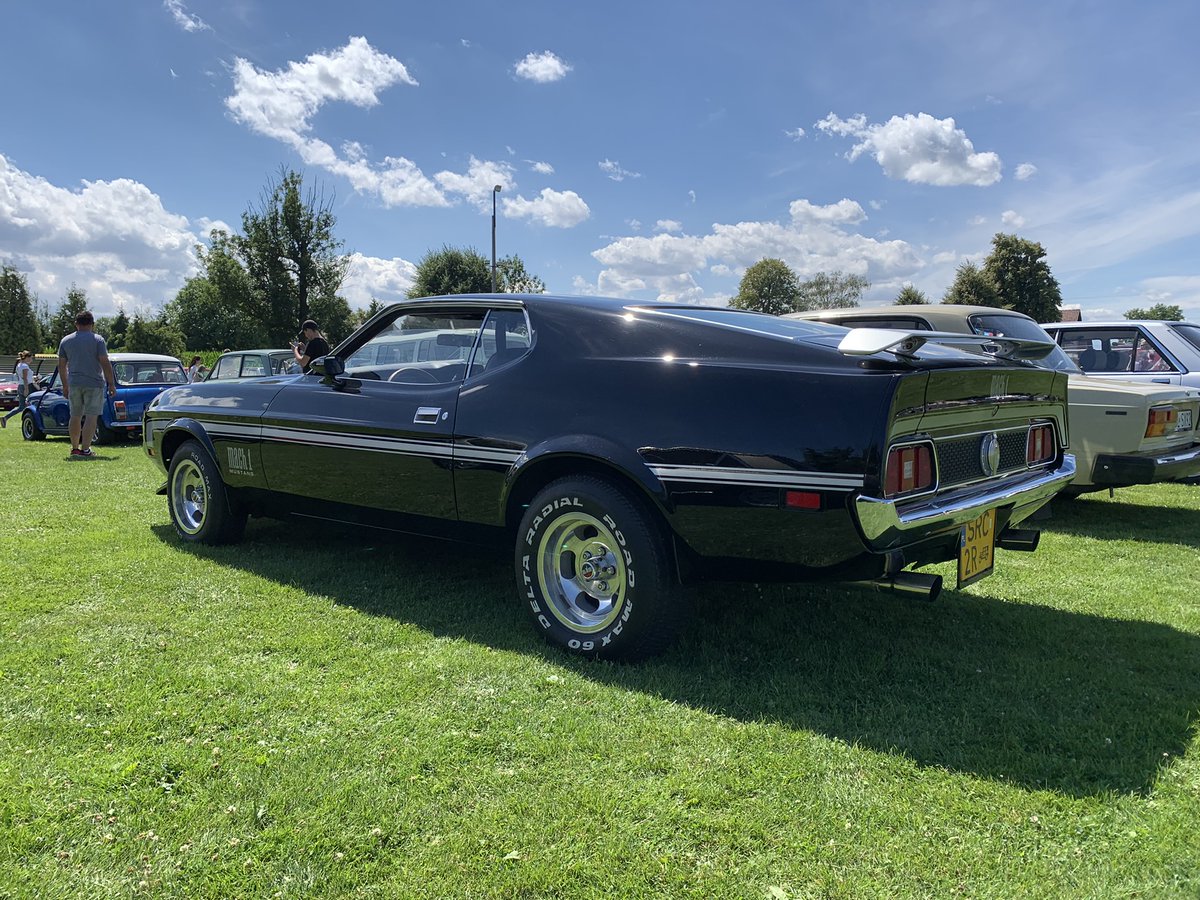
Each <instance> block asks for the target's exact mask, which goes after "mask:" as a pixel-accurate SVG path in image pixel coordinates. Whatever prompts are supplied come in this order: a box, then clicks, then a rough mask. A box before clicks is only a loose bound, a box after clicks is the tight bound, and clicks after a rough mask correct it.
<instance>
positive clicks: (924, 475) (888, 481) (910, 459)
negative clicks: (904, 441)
mask: <svg viewBox="0 0 1200 900" xmlns="http://www.w3.org/2000/svg"><path fill="white" fill-rule="evenodd" d="M883 484H884V487H883V495H884V496H885V497H895V496H898V495H900V494H913V493H917V492H918V491H925V490H929V489H930V488H932V487H933V445H932V444H928V443H924V444H908V445H906V446H903V447H893V448H892V449H891V450H889V451H888V458H887V469H886V470H885V474H884V482H883Z"/></svg>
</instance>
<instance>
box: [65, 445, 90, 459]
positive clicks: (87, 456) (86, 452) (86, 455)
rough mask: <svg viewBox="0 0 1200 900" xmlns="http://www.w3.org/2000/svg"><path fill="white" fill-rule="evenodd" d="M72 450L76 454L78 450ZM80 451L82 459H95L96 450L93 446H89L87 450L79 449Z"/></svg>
mask: <svg viewBox="0 0 1200 900" xmlns="http://www.w3.org/2000/svg"><path fill="white" fill-rule="evenodd" d="M71 452H72V454H74V453H75V452H76V451H74V450H72V451H71ZM78 453H79V458H80V459H95V458H96V451H95V450H93V449H92V448H91V447H88V448H87V449H86V450H80V451H78Z"/></svg>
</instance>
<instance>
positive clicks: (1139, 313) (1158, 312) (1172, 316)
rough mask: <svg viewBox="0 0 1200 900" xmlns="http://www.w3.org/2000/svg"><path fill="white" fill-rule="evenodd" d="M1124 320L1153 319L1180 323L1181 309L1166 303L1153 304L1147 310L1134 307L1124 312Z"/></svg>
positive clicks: (1181, 317)
mask: <svg viewBox="0 0 1200 900" xmlns="http://www.w3.org/2000/svg"><path fill="white" fill-rule="evenodd" d="M1125 318H1127V319H1155V320H1158V321H1161V322H1182V321H1183V308H1182V307H1180V306H1176V305H1174V304H1171V305H1170V306H1168V305H1167V304H1166V303H1155V304H1154V305H1153V306H1151V307H1150V308H1149V309H1138V308H1137V307H1136V306H1135V307H1134V308H1133V309H1131V310H1128V311H1126V313H1125Z"/></svg>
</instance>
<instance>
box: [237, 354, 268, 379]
mask: <svg viewBox="0 0 1200 900" xmlns="http://www.w3.org/2000/svg"><path fill="white" fill-rule="evenodd" d="M266 374H267V369H266V367H265V366H264V365H263V360H262V357H261V356H243V357H242V377H243V378H260V377H262V376H263V375H266Z"/></svg>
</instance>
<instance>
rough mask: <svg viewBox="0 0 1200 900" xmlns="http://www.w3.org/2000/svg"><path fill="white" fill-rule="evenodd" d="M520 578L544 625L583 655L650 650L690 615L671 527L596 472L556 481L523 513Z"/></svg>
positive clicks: (635, 655) (631, 655)
mask: <svg viewBox="0 0 1200 900" xmlns="http://www.w3.org/2000/svg"><path fill="white" fill-rule="evenodd" d="M516 551H517V552H516V568H517V580H518V583H519V584H520V588H521V593H522V596H523V597H524V599H525V602H526V604H527V606H526V608H527V609H528V611H529V613H530V615H531V616H532V617H533V620H534V622H535V623H536V624H537V628H538V630H539V631H541V632H542V634H543V635H545V636H546V638H547V639H548V640H550V641H552V642H554V643H556V644H559V645H561V646H563V647H565V648H566V649H568V650H570V651H572V652H574V653H578V654H580V655H582V656H588V657H593V658H603V659H641V658H644V657H647V656H652V655H654V654H655V653H658V652H660V651H661V650H663V648H665V647H666V646H667V645H668V644H669V643H670V642H671V641H672V639H673V638H674V637H675V634H676V633H677V632H678V630H679V627H680V625H681V623H682V622H683V620H684V619H685V618H686V609H687V606H686V602H685V599H684V596H683V591H682V589H681V588H680V586H679V584H678V583H677V581H676V579H675V577H674V573H673V571H672V569H671V562H670V560H671V555H670V553H669V549H668V542H667V538H666V535H665V533H664V530H663V526H661V525H660V523H658V522H657V521H656V520H655V519H654V517H653V515H652V514H651V513H649V512H648V511H644V510H643V508H642V507H641V505H640V504H638V503H636V502H634V501H633V500H632V499H631V498H630V497H629V496H627V495H626V494H625V492H624V491H622V490H620V489H619V488H617V487H616V486H615V485H613V484H611V483H609V482H607V481H604V480H601V479H599V478H593V477H590V476H579V477H574V478H563V479H560V480H558V481H555V482H553V483H551V484H549V485H547V486H546V487H545V488H544V489H543V490H542V491H541V492H540V493H539V494H538V495H537V496H536V497H535V498H534V499H533V501H532V502H531V503H530V504H529V508H528V509H527V510H526V512H525V515H524V517H523V518H522V519H521V529H520V532H519V534H518V536H517V548H516Z"/></svg>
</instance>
